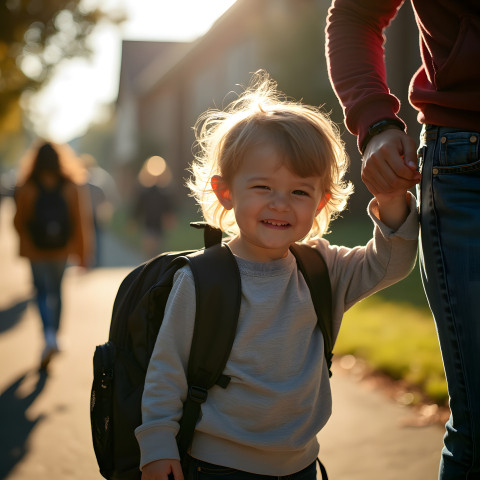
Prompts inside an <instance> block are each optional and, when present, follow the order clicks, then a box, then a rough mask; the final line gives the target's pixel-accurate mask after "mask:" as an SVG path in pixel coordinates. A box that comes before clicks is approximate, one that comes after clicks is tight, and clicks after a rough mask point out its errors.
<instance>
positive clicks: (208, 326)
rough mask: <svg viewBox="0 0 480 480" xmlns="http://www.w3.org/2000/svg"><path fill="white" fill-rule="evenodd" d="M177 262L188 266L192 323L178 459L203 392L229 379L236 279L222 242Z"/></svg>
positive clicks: (187, 441)
mask: <svg viewBox="0 0 480 480" xmlns="http://www.w3.org/2000/svg"><path fill="white" fill-rule="evenodd" d="M179 261H184V262H185V263H187V264H188V265H189V266H190V268H191V270H192V272H193V278H194V280H195V291H196V314H195V327H194V330H193V338H192V346H191V349H190V358H189V361H188V369H187V382H188V395H187V398H186V400H185V402H184V404H183V415H182V418H181V420H180V430H179V432H178V435H177V444H178V448H179V452H180V457H181V458H182V459H183V458H184V457H185V453H186V452H187V450H188V449H189V448H190V445H191V442H192V439H193V433H194V431H195V427H196V424H197V421H198V418H199V416H200V412H201V404H202V403H203V402H205V400H206V399H207V395H208V390H209V389H210V388H211V387H213V386H214V385H215V384H218V385H220V386H222V387H223V388H225V387H226V386H227V385H228V382H229V380H230V379H229V378H228V377H225V376H224V375H223V370H224V369H225V365H226V363H227V360H228V357H229V356H230V351H231V349H232V345H233V342H234V340H235V334H236V330H237V323H238V316H239V313H240V302H241V282H240V271H239V269H238V265H237V262H236V260H235V258H234V256H233V254H232V252H231V251H230V248H229V247H228V246H227V245H225V244H217V245H214V246H212V247H210V248H207V249H204V250H199V251H198V252H195V253H193V254H190V255H188V256H186V257H182V260H179Z"/></svg>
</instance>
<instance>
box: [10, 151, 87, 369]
mask: <svg viewBox="0 0 480 480" xmlns="http://www.w3.org/2000/svg"><path fill="white" fill-rule="evenodd" d="M69 154H70V155H72V153H71V152H70V151H69V149H68V148H67V147H66V146H54V145H53V144H51V143H43V144H42V145H41V146H40V147H39V148H38V150H35V151H34V152H33V158H31V165H30V167H28V166H27V167H26V168H27V171H26V172H23V175H21V176H20V179H19V184H18V186H17V189H16V191H15V200H16V205H17V210H16V213H15V217H14V225H15V228H16V230H17V232H18V235H19V237H20V255H21V256H23V257H27V258H28V259H29V260H30V265H31V269H32V275H33V284H34V286H35V289H36V299H37V305H38V310H39V312H40V317H41V320H42V324H43V333H44V339H45V347H44V349H43V351H42V356H41V362H40V367H41V368H42V369H45V368H46V367H47V366H48V364H49V362H50V360H51V358H52V356H53V355H54V354H55V353H57V352H58V343H57V333H58V330H59V327H60V317H61V312H62V295H61V287H62V279H63V274H64V272H65V268H66V265H67V260H72V261H76V262H77V263H78V264H79V265H80V266H82V267H88V266H89V264H90V261H91V255H92V243H93V224H92V218H91V210H90V201H89V197H88V193H87V192H86V190H85V189H84V187H81V186H79V185H78V184H77V183H76V181H75V179H74V173H80V170H79V169H78V167H77V169H76V168H74V167H75V163H74V160H73V158H72V159H69V158H67V156H68V155H69Z"/></svg>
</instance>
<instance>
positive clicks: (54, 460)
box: [0, 199, 443, 480]
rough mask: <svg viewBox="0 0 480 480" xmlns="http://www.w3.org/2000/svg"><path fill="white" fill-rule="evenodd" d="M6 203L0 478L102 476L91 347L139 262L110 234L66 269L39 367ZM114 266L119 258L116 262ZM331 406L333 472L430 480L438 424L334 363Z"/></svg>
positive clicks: (343, 476) (327, 447)
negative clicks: (50, 339) (95, 255)
mask: <svg viewBox="0 0 480 480" xmlns="http://www.w3.org/2000/svg"><path fill="white" fill-rule="evenodd" d="M12 212H13V204H12V202H11V200H10V199H6V200H5V199H4V200H3V201H2V204H1V210H0V365H1V367H0V479H4V480H73V479H79V480H80V479H81V480H94V479H100V478H101V476H100V474H99V473H98V468H97V464H96V460H95V456H94V453H93V449H92V446H91V437H90V423H89V422H90V420H89V395H90V387H91V381H92V356H93V352H94V349H95V346H96V345H97V344H100V343H103V342H105V341H106V339H107V335H108V328H109V322H110V314H111V308H112V304H113V299H114V297H115V294H116V291H117V288H118V286H119V284H120V282H121V280H122V279H123V277H124V276H125V275H126V274H127V272H128V271H129V270H130V269H131V267H132V266H133V265H136V264H137V263H139V261H141V257H140V255H138V254H136V253H135V252H131V251H129V250H128V249H126V248H125V247H124V246H122V245H121V244H120V243H119V242H118V241H116V240H115V239H113V238H111V237H107V238H106V239H105V242H106V245H107V247H106V249H105V250H104V252H105V255H106V256H105V260H106V262H107V265H109V266H107V267H102V268H98V269H95V270H93V271H91V272H88V273H82V272H81V271H79V270H78V269H76V268H73V267H72V268H69V269H68V270H67V273H66V276H65V283H64V315H63V320H62V321H63V324H62V330H61V336H60V342H61V348H62V353H60V354H59V355H58V356H57V357H56V358H55V359H54V360H53V362H52V364H51V366H50V368H49V371H48V375H47V374H39V372H38V370H37V367H38V363H39V358H40V352H41V349H42V332H41V325H40V319H39V317H38V313H37V311H36V308H35V304H34V303H33V302H32V301H31V298H32V288H31V284H30V272H29V266H28V263H27V262H26V261H25V260H23V259H19V258H18V257H17V256H16V248H17V245H16V236H15V234H14V232H13V231H12V228H11V215H12ZM115 265H120V266H115ZM332 389H333V399H334V413H333V416H332V418H331V420H330V422H329V423H328V425H327V426H326V428H325V429H324V430H323V431H322V432H321V433H320V435H319V438H320V441H321V458H322V461H323V462H324V464H325V465H326V467H327V470H328V472H329V476H330V479H331V480H350V479H352V480H367V479H368V480H377V479H378V480H380V479H381V480H404V479H408V480H434V479H435V478H437V465H438V459H439V455H440V449H441V443H442V435H443V428H441V427H440V426H438V425H434V426H427V427H422V428H409V427H405V426H402V425H403V424H404V420H405V418H407V417H408V416H411V415H412V412H411V410H410V409H408V408H407V407H401V406H399V405H397V404H395V403H393V402H392V401H390V400H388V399H387V398H386V397H385V396H384V395H383V394H382V393H381V392H379V391H375V390H371V389H369V388H368V386H367V385H366V384H365V383H362V382H360V383H359V382H356V381H354V380H353V379H352V377H351V376H349V375H346V374H344V373H343V372H342V371H341V370H340V369H338V368H334V376H333V378H332Z"/></svg>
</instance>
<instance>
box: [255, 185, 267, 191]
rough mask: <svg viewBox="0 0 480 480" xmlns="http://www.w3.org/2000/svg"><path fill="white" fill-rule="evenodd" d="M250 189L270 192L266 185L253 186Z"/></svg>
mask: <svg viewBox="0 0 480 480" xmlns="http://www.w3.org/2000/svg"><path fill="white" fill-rule="evenodd" d="M252 188H255V189H260V190H270V187H268V186H267V185H254V186H253V187H252Z"/></svg>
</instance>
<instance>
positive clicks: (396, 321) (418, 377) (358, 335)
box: [334, 295, 448, 404]
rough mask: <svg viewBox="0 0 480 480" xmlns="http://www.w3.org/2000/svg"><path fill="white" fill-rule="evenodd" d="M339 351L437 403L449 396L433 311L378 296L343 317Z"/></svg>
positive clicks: (442, 402)
mask: <svg viewBox="0 0 480 480" xmlns="http://www.w3.org/2000/svg"><path fill="white" fill-rule="evenodd" d="M334 353H335V354H336V355H354V356H356V357H360V358H362V359H364V360H366V361H367V363H368V365H369V366H370V367H371V368H373V369H374V370H377V371H380V372H383V373H386V374H388V375H389V376H390V377H392V378H393V379H397V380H399V379H402V380H405V381H406V382H408V383H409V384H411V385H414V386H416V387H418V388H420V389H421V390H422V391H423V392H424V393H425V394H426V395H427V396H428V397H430V398H431V399H432V400H434V401H435V402H438V403H440V404H444V403H445V402H446V400H447V398H448V395H447V388H446V383H445V379H444V373H443V366H442V360H441V357H440V350H439V346H438V341H437V335H436V331H435V326H434V323H433V320H432V315H431V313H430V311H429V310H426V309H423V308H419V307H415V306H413V305H411V304H409V303H406V302H403V303H401V302H392V301H389V300H385V299H384V298H382V297H381V296H380V295H377V296H373V297H371V298H368V299H366V300H364V301H362V302H360V303H358V304H357V305H355V306H354V307H353V308H352V309H350V310H349V311H348V312H347V313H346V314H345V316H344V320H343V324H342V328H341V330H340V334H339V337H338V339H337V343H336V345H335V348H334Z"/></svg>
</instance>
